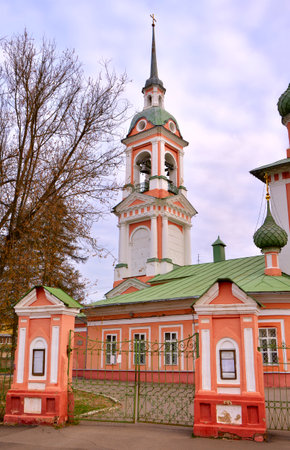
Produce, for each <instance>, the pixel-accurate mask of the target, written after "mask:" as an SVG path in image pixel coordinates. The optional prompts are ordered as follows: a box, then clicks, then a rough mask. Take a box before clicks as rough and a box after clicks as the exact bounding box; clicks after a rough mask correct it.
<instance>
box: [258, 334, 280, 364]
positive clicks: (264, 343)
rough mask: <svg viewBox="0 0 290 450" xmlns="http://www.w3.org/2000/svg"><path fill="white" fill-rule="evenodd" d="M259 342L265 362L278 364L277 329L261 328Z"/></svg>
mask: <svg viewBox="0 0 290 450" xmlns="http://www.w3.org/2000/svg"><path fill="white" fill-rule="evenodd" d="M259 344H260V351H261V353H262V356H263V364H269V365H273V364H278V363H279V361H278V349H277V329H276V328H259Z"/></svg>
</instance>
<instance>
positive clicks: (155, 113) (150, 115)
mask: <svg viewBox="0 0 290 450" xmlns="http://www.w3.org/2000/svg"><path fill="white" fill-rule="evenodd" d="M142 118H144V119H146V120H147V121H148V122H150V123H152V125H154V126H158V125H159V126H164V125H165V124H166V123H167V122H168V120H169V119H171V120H173V122H174V123H175V125H176V127H177V128H178V130H179V127H178V123H177V121H176V119H175V118H174V117H173V116H172V114H170V113H169V112H167V111H165V109H163V108H160V107H159V106H152V107H151V108H147V109H143V111H140V112H139V113H137V114H135V116H134V117H133V119H132V121H131V124H130V127H129V131H128V134H130V132H131V131H132V129H133V128H134V127H135V125H136V123H137V122H138V120H140V119H142ZM179 132H180V130H179Z"/></svg>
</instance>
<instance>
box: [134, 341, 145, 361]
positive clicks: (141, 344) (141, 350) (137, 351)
mask: <svg viewBox="0 0 290 450" xmlns="http://www.w3.org/2000/svg"><path fill="white" fill-rule="evenodd" d="M136 336H138V339H136ZM140 336H141V338H139V337H140ZM142 337H143V338H142ZM133 343H134V349H133V363H134V365H135V366H137V365H138V366H145V365H146V333H134V334H133ZM137 347H138V348H137ZM142 357H144V359H142Z"/></svg>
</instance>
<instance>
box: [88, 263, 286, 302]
mask: <svg viewBox="0 0 290 450" xmlns="http://www.w3.org/2000/svg"><path fill="white" fill-rule="evenodd" d="M264 268H265V263H264V256H263V255H258V256H252V257H247V258H238V259H232V260H226V261H221V262H216V263H206V264H195V265H192V266H184V267H180V268H178V269H175V270H173V271H171V272H169V273H167V274H164V275H157V276H156V277H155V278H153V279H152V280H151V283H162V284H158V285H154V286H152V287H149V288H147V289H143V290H142V291H138V292H133V293H131V294H123V295H118V296H117V297H113V298H111V299H106V300H101V301H98V302H95V303H92V304H90V305H88V306H87V307H85V308H90V307H92V306H96V307H99V306H110V305H119V304H128V303H143V302H152V301H162V300H177V299H182V298H192V299H193V300H194V299H197V298H199V297H200V296H201V295H202V294H203V293H204V292H206V291H207V290H208V289H209V287H210V286H212V285H213V284H214V283H215V282H216V281H217V279H221V278H222V279H225V278H227V279H231V280H232V281H233V282H234V283H236V284H237V285H238V286H239V287H240V288H241V289H243V290H244V291H245V292H248V293H255V292H285V291H289V292H290V276H288V275H285V274H283V275H282V276H280V277H273V276H268V275H265V274H264Z"/></svg>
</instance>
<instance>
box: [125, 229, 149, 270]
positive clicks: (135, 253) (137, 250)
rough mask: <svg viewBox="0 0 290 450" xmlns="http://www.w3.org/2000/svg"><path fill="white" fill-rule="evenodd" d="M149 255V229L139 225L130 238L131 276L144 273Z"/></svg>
mask: <svg viewBox="0 0 290 450" xmlns="http://www.w3.org/2000/svg"><path fill="white" fill-rule="evenodd" d="M149 255H150V230H149V229H148V228H147V227H139V228H136V230H134V231H133V233H132V235H131V239H130V260H131V276H138V275H145V272H146V261H147V259H148V258H149Z"/></svg>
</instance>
